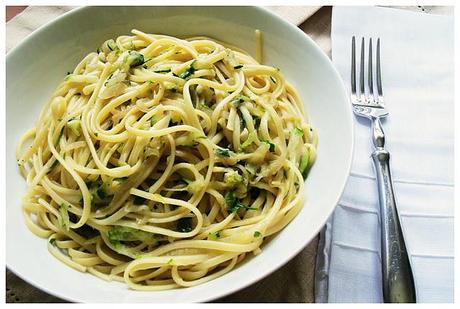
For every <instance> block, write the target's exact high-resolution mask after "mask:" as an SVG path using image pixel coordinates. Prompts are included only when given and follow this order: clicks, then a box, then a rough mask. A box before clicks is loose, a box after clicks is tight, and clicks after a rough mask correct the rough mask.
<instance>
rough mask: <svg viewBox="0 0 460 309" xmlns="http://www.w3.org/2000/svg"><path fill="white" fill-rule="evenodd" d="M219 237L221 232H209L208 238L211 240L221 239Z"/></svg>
mask: <svg viewBox="0 0 460 309" xmlns="http://www.w3.org/2000/svg"><path fill="white" fill-rule="evenodd" d="M219 237H220V234H219V232H214V233H209V234H208V239H209V240H217V239H219Z"/></svg>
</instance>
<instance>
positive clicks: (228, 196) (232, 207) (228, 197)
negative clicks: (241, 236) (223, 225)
mask: <svg viewBox="0 0 460 309" xmlns="http://www.w3.org/2000/svg"><path fill="white" fill-rule="evenodd" d="M225 204H227V209H228V211H230V212H233V213H236V212H237V211H238V210H240V209H246V210H249V209H251V210H256V209H257V208H253V207H249V206H247V205H244V204H242V203H241V202H240V201H239V200H238V199H237V198H236V197H235V193H233V191H228V192H227V193H225Z"/></svg>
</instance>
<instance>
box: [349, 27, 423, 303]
mask: <svg viewBox="0 0 460 309" xmlns="http://www.w3.org/2000/svg"><path fill="white" fill-rule="evenodd" d="M368 50H369V55H368V65H367V88H368V90H367V93H366V91H365V82H364V80H365V76H364V38H362V40H361V58H360V72H359V73H360V74H359V87H357V84H356V47H355V37H354V36H353V37H352V39H351V103H352V106H353V111H354V113H355V114H356V115H357V116H359V117H365V118H367V119H369V120H370V122H371V124H372V128H371V130H372V142H373V144H374V148H375V150H374V152H373V153H372V160H373V163H374V168H375V172H376V178H377V184H378V192H379V203H380V223H381V261H382V287H383V300H384V302H386V303H412V302H415V301H416V298H415V288H414V278H413V275H412V270H411V266H410V263H409V258H408V255H407V251H406V245H405V243H404V238H403V235H402V231H401V224H400V222H399V217H398V211H397V209H396V201H395V196H394V191H393V182H392V179H391V172H390V153H389V152H388V151H387V150H386V149H385V133H384V132H383V127H382V122H381V119H383V118H385V117H386V116H387V115H388V110H387V109H386V108H385V104H384V100H383V90H382V72H381V68H380V38H379V39H377V52H376V74H375V75H376V80H377V85H376V86H377V87H376V88H377V93H376V94H375V95H374V84H373V78H374V77H373V75H374V74H373V70H372V38H371V39H369V48H368Z"/></svg>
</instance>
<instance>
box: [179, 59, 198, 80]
mask: <svg viewBox="0 0 460 309" xmlns="http://www.w3.org/2000/svg"><path fill="white" fill-rule="evenodd" d="M195 62H196V60H194V61H193V62H192V63H191V64H190V67H189V68H188V69H187V70H185V71H184V72H183V73H182V74H181V75H179V77H180V78H182V79H187V78H189V77H190V76H192V75H193V74H195V71H196V69H195V67H194V65H195Z"/></svg>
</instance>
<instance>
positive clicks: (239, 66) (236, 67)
mask: <svg viewBox="0 0 460 309" xmlns="http://www.w3.org/2000/svg"><path fill="white" fill-rule="evenodd" d="M242 67H243V65H242V64H239V65H236V66H234V67H233V68H234V69H235V70H238V69H241V68H242Z"/></svg>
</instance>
